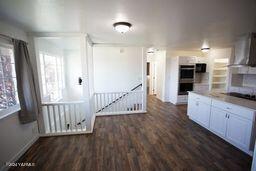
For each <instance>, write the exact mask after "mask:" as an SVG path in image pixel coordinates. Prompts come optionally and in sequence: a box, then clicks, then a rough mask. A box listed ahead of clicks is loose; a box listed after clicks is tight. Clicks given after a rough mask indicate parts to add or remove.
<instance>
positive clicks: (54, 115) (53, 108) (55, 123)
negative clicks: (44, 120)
mask: <svg viewBox="0 0 256 171" xmlns="http://www.w3.org/2000/svg"><path fill="white" fill-rule="evenodd" d="M52 110H53V119H54V128H55V132H57V122H56V114H55V106H54V105H52Z"/></svg>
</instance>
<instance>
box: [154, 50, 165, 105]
mask: <svg viewBox="0 0 256 171" xmlns="http://www.w3.org/2000/svg"><path fill="white" fill-rule="evenodd" d="M155 60H156V82H157V84H156V97H157V98H158V99H160V100H162V101H165V79H166V78H165V77H166V51H156V52H155Z"/></svg>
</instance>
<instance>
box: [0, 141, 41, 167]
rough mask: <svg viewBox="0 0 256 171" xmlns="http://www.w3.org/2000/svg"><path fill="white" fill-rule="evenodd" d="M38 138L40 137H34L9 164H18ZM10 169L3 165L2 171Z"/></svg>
mask: <svg viewBox="0 0 256 171" xmlns="http://www.w3.org/2000/svg"><path fill="white" fill-rule="evenodd" d="M38 138H39V136H36V137H34V138H33V139H32V140H31V141H29V142H28V143H27V144H26V145H25V146H24V147H23V148H22V149H21V150H20V151H19V152H18V153H17V154H16V155H15V156H13V157H12V159H11V160H10V161H8V162H10V163H12V162H16V161H17V160H18V159H19V158H20V157H21V156H22V155H23V154H24V153H25V152H26V151H27V150H28V149H29V148H30V147H31V146H32V145H33V144H34V143H35V142H36V141H37V140H38ZM8 162H7V163H8ZM8 169H10V168H9V167H8V166H6V165H3V166H2V168H1V169H0V170H2V171H7V170H8Z"/></svg>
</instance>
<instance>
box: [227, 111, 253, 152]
mask: <svg viewBox="0 0 256 171" xmlns="http://www.w3.org/2000/svg"><path fill="white" fill-rule="evenodd" d="M251 130H252V121H250V120H247V119H244V118H241V117H239V116H236V115H233V114H229V115H228V119H227V132H226V138H227V139H228V140H230V141H232V142H233V143H235V144H237V145H238V146H240V147H242V148H245V149H247V150H249V145H250V139H251Z"/></svg>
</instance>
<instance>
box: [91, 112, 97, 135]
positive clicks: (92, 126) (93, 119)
mask: <svg viewBox="0 0 256 171" xmlns="http://www.w3.org/2000/svg"><path fill="white" fill-rule="evenodd" d="M95 119H96V115H95V113H94V114H93V116H92V120H91V131H90V132H91V133H93V128H94V124H95Z"/></svg>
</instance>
